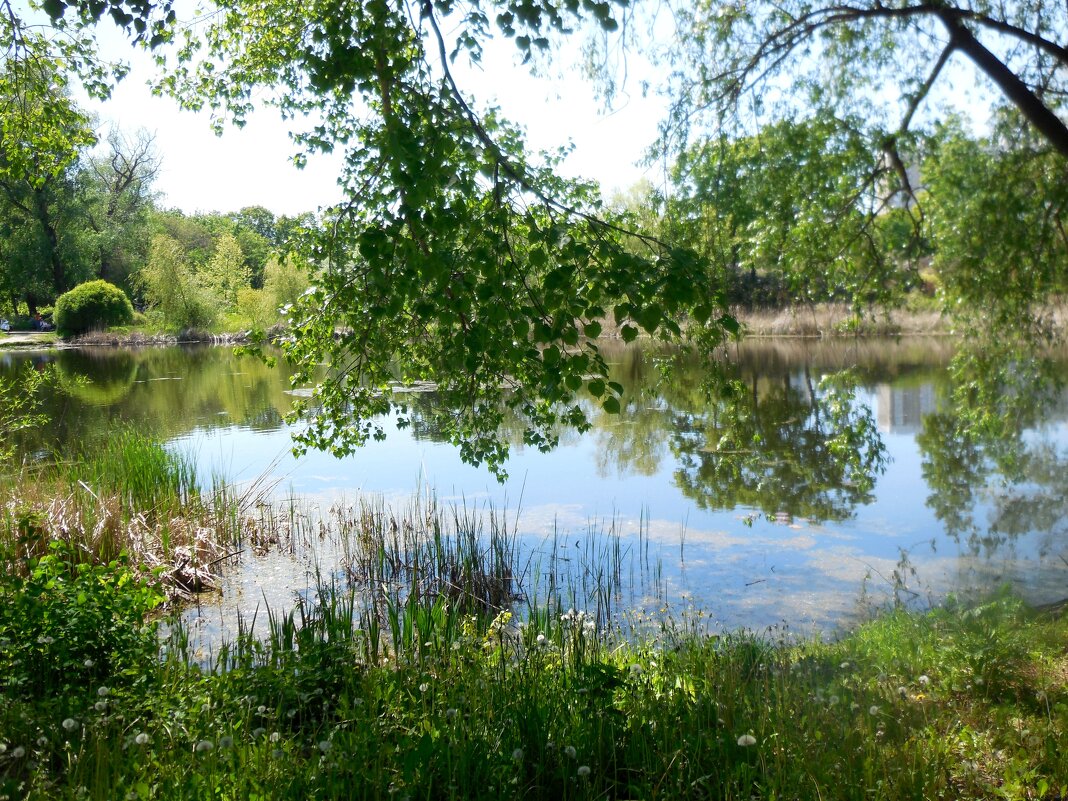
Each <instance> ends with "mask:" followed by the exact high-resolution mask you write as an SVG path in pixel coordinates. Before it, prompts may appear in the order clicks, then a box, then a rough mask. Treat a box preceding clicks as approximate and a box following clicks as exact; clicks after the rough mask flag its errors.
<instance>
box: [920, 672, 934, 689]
mask: <svg viewBox="0 0 1068 801" xmlns="http://www.w3.org/2000/svg"><path fill="white" fill-rule="evenodd" d="M916 681H918V682H919V683H920V684H922V685H923V686H924V687H926V686H927V685H928V684H930V683H931V677H930V676H928V675H927V674H926V673H925V674H924V675H922V676H920V677H919V678H917V679H916Z"/></svg>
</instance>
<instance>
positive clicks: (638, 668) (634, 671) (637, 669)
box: [630, 663, 642, 676]
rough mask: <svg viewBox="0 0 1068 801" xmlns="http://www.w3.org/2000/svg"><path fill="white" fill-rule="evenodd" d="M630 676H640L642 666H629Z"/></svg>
mask: <svg viewBox="0 0 1068 801" xmlns="http://www.w3.org/2000/svg"><path fill="white" fill-rule="evenodd" d="M630 675H632V676H640V675H642V666H641V665H639V664H637V663H635V664H633V665H631V666H630Z"/></svg>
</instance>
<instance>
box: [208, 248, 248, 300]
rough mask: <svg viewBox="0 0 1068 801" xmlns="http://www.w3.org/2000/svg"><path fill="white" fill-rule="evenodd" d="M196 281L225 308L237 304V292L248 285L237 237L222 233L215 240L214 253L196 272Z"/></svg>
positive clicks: (246, 272)
mask: <svg viewBox="0 0 1068 801" xmlns="http://www.w3.org/2000/svg"><path fill="white" fill-rule="evenodd" d="M196 278H197V283H199V284H200V286H201V287H202V288H203V289H204V290H206V291H207V292H208V293H209V294H210V295H211V297H212V298H213V300H214V301H215V302H216V303H217V304H222V307H223V308H224V309H226V310H230V309H233V308H234V307H235V306H236V305H237V293H238V291H239V290H241V289H243V288H246V287H248V286H249V270H248V267H247V266H245V254H244V253H242V252H241V245H239V244H238V242H237V237H235V236H234V235H233V234H231V233H224V234H223V235H222V236H220V237H219V238H218V240H217V241H216V242H215V253H214V255H213V256H212V257H211V259H210V260H209V261H208V263H207V264H205V265H204V266H203V267H201V268H200V269H199V270H198V271H197V274H196Z"/></svg>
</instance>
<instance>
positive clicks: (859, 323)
mask: <svg viewBox="0 0 1068 801" xmlns="http://www.w3.org/2000/svg"><path fill="white" fill-rule="evenodd" d="M733 313H734V315H735V316H736V318H737V319H738V321H739V322H740V323H741V324H742V326H743V328H744V330H745V332H746V334H748V335H749V336H755V337H839V336H865V337H880V336H903V335H905V336H909V335H933V334H950V333H951V331H950V326H949V323H948V321H947V320H946V319H945V318H944V317H943V316H942V313H941V312H939V311H929V310H924V311H911V310H906V309H879V310H873V311H871V312H869V313H865V314H864V315H862V316H860V317H858V316H857V315H856V313H855V312H854V311H853V310H852V309H851V308H850V307H848V306H845V305H840V304H821V305H818V306H809V307H796V306H795V307H790V308H787V309H766V310H761V309H757V310H754V311H745V310H742V309H734V310H733Z"/></svg>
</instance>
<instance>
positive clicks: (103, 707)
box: [93, 701, 108, 712]
mask: <svg viewBox="0 0 1068 801" xmlns="http://www.w3.org/2000/svg"><path fill="white" fill-rule="evenodd" d="M107 708H108V702H107V701H97V702H96V703H95V704H93V709H95V710H96V711H97V712H106V711H107Z"/></svg>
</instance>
